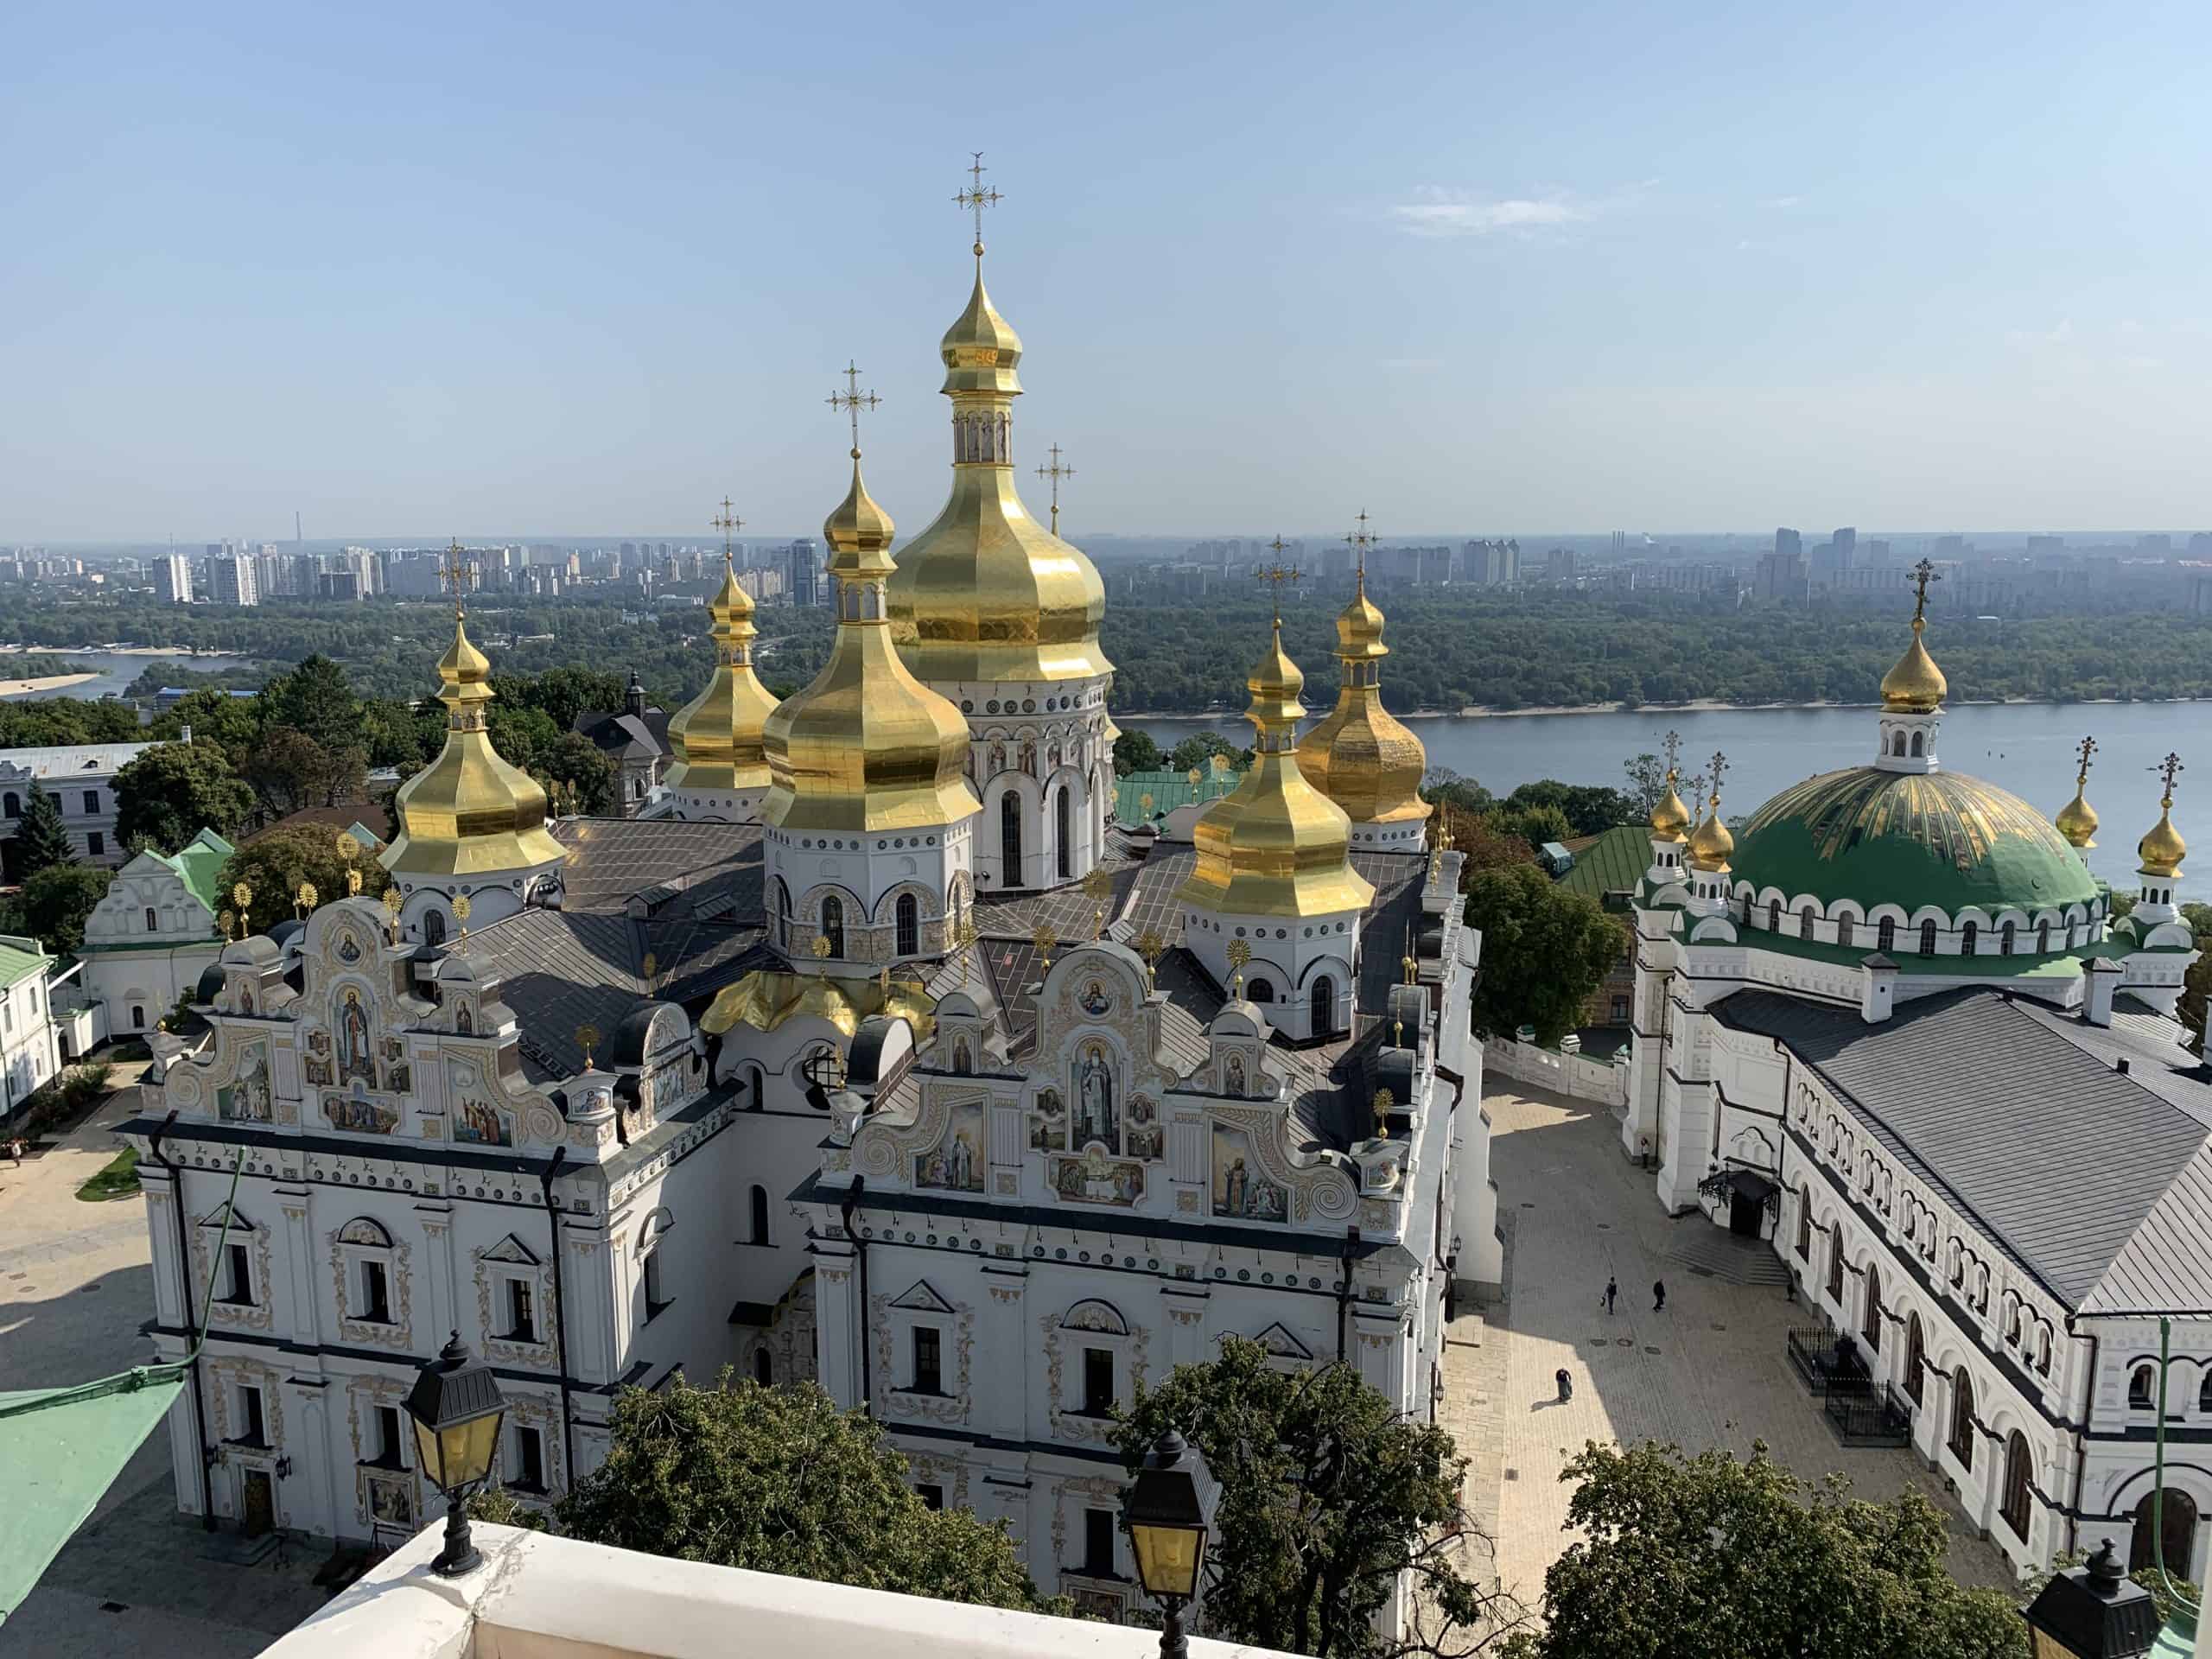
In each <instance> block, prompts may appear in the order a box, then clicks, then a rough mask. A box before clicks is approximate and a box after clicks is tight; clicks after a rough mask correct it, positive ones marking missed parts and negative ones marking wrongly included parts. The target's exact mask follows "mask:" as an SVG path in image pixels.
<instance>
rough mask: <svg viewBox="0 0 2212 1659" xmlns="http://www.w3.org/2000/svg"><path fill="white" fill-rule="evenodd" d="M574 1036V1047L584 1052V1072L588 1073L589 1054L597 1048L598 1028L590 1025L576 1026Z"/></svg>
mask: <svg viewBox="0 0 2212 1659" xmlns="http://www.w3.org/2000/svg"><path fill="white" fill-rule="evenodd" d="M574 1034H575V1039H576V1046H577V1047H578V1048H581V1049H582V1050H583V1052H584V1070H585V1071H590V1070H591V1052H592V1050H594V1048H597V1047H598V1046H599V1027H597V1026H591V1025H584V1026H578V1027H576V1029H575V1033H574Z"/></svg>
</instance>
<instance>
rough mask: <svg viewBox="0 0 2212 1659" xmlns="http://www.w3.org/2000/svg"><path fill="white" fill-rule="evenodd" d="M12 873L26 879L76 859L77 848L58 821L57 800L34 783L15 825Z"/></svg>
mask: <svg viewBox="0 0 2212 1659" xmlns="http://www.w3.org/2000/svg"><path fill="white" fill-rule="evenodd" d="M76 861H77V849H75V848H74V847H73V846H72V845H71V844H70V842H69V831H68V829H67V827H66V826H65V825H64V824H63V823H62V822H61V805H60V802H58V801H56V800H55V799H54V797H53V796H51V795H49V794H48V793H47V792H46V791H45V790H43V789H41V788H40V787H39V785H37V784H36V783H35V782H34V783H33V784H32V785H31V793H30V799H29V801H27V802H26V803H24V805H23V816H22V819H21V821H20V822H19V823H17V824H16V874H17V875H19V876H20V877H21V878H22V880H26V881H28V880H29V879H30V878H31V877H32V876H34V875H36V874H38V873H39V872H40V871H41V870H45V869H51V868H53V867H54V866H55V865H57V864H74V863H75V862H76Z"/></svg>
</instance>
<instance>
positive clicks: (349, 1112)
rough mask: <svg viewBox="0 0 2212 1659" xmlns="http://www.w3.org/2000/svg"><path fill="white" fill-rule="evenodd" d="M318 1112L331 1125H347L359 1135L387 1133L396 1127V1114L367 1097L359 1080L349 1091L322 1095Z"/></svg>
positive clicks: (341, 1126) (340, 1126)
mask: <svg viewBox="0 0 2212 1659" xmlns="http://www.w3.org/2000/svg"><path fill="white" fill-rule="evenodd" d="M322 1115H323V1116H325V1117H326V1118H327V1119H329V1120H330V1127H331V1128H334V1129H351V1130H353V1131H354V1132H355V1133H356V1134H359V1135H390V1134H391V1132H392V1130H394V1129H395V1128H398V1127H399V1114H398V1113H397V1112H396V1111H394V1110H393V1109H391V1107H389V1106H386V1105H385V1104H383V1103H380V1102H378V1101H373V1100H371V1099H370V1098H369V1097H368V1096H367V1095H366V1094H365V1093H364V1092H363V1091H362V1089H361V1085H360V1084H359V1083H356V1084H354V1085H353V1093H352V1094H351V1095H335V1094H333V1095H325V1096H323V1097H322Z"/></svg>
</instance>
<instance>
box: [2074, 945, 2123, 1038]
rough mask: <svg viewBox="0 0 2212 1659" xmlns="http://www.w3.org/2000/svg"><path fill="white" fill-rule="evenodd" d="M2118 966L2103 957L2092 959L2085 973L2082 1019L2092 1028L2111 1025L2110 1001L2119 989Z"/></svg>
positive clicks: (2119, 971) (2119, 970)
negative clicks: (2086, 979)
mask: <svg viewBox="0 0 2212 1659" xmlns="http://www.w3.org/2000/svg"><path fill="white" fill-rule="evenodd" d="M2121 971H2122V970H2121V969H2120V964H2119V963H2116V962H2113V961H2110V960H2108V959H2107V958H2106V957H2094V958H2093V959H2092V960H2091V961H2090V963H2089V965H2088V969H2087V970H2086V972H2087V975H2088V985H2087V986H2086V987H2085V988H2084V989H2083V991H2082V1019H2084V1020H2087V1021H2088V1023H2089V1024H2091V1025H2093V1026H2109V1025H2110V1024H2112V999H2113V994H2114V993H2115V992H2117V991H2118V990H2119V989H2120V975H2121Z"/></svg>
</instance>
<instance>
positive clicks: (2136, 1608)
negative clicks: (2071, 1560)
mask: <svg viewBox="0 0 2212 1659" xmlns="http://www.w3.org/2000/svg"><path fill="white" fill-rule="evenodd" d="M2020 1616H2021V1617H2022V1618H2024V1619H2026V1620H2027V1622H2028V1644H2029V1647H2030V1648H2031V1649H2032V1650H2033V1652H2034V1655H2035V1659H2138V1656H2139V1655H2143V1654H2146V1653H2148V1652H2150V1651H2151V1644H2152V1643H2153V1642H2155V1641H2157V1640H2158V1605H2157V1603H2155V1602H2153V1601H2152V1599H2151V1592H2149V1591H2148V1590H2145V1588H2144V1587H2143V1586H2141V1585H2139V1584H2136V1583H2134V1582H2133V1581H2132V1580H2130V1579H2129V1578H2128V1577H2127V1576H2126V1574H2125V1573H2122V1572H2121V1571H2120V1562H2119V1561H2118V1560H2116V1559H2115V1558H2114V1557H2113V1551H2112V1540H2111V1539H2109V1538H2107V1539H2106V1540H2105V1541H2104V1542H2103V1544H2102V1545H2101V1546H2100V1547H2099V1548H2098V1550H2097V1553H2096V1554H2094V1555H2092V1556H2090V1557H2089V1559H2088V1561H2087V1562H2086V1563H2084V1564H2083V1565H2082V1566H2080V1567H2068V1568H2067V1569H2066V1570H2065V1571H2064V1572H2063V1573H2059V1574H2058V1575H2057V1576H2056V1578H2054V1579H2052V1580H2051V1581H2050V1583H2049V1584H2047V1585H2045V1586H2044V1587H2043V1593H2042V1594H2041V1595H2039V1596H2037V1598H2036V1599H2034V1600H2033V1601H2031V1602H2030V1603H2029V1604H2028V1605H2027V1606H2026V1607H2025V1608H2024V1609H2023V1610H2022V1611H2021V1615H2020Z"/></svg>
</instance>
